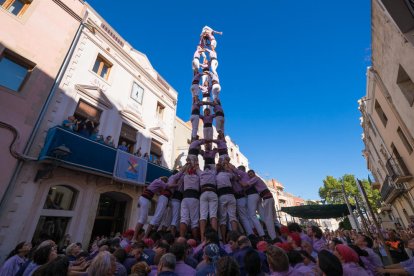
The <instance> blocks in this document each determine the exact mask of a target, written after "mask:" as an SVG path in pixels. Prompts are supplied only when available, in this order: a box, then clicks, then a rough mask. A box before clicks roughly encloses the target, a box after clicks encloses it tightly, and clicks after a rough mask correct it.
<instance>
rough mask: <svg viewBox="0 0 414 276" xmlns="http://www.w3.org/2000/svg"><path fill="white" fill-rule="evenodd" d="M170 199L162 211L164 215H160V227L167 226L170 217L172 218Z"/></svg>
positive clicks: (169, 223)
mask: <svg viewBox="0 0 414 276" xmlns="http://www.w3.org/2000/svg"><path fill="white" fill-rule="evenodd" d="M171 209H172V207H171V200H170V201H169V203H168V205H167V209H166V210H165V212H164V215H163V216H162V220H161V225H160V226H161V227H168V226H170V225H171V219H172V214H171Z"/></svg>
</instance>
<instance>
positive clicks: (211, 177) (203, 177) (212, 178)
mask: <svg viewBox="0 0 414 276" xmlns="http://www.w3.org/2000/svg"><path fill="white" fill-rule="evenodd" d="M205 184H212V185H216V170H211V169H207V170H204V171H202V172H201V174H200V185H201V186H203V185H205Z"/></svg>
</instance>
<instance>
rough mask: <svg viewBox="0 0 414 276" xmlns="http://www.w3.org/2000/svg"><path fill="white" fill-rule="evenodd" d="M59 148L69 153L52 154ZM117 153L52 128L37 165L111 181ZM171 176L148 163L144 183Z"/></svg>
mask: <svg viewBox="0 0 414 276" xmlns="http://www.w3.org/2000/svg"><path fill="white" fill-rule="evenodd" d="M62 146H64V147H65V148H67V149H68V150H70V153H68V154H66V155H65V156H62V155H59V154H56V149H58V148H59V147H62ZM117 152H118V150H117V149H115V148H113V147H110V146H108V145H105V144H102V143H99V142H96V141H93V140H91V139H88V138H86V137H83V136H81V135H78V134H77V133H74V132H72V131H70V130H68V129H65V128H63V127H60V126H56V127H53V128H51V129H49V131H48V134H47V137H46V141H45V144H44V146H43V149H42V151H41V152H40V155H39V161H51V162H55V163H57V164H59V165H60V166H65V167H70V168H71V169H75V170H81V171H85V172H87V173H92V174H98V175H102V176H106V177H110V178H112V176H113V172H114V168H115V161H116V157H117ZM145 162H147V161H145ZM171 174H172V171H171V170H169V169H167V168H164V167H161V166H158V165H155V164H152V163H150V162H148V164H147V171H146V177H145V183H150V182H152V181H153V180H154V179H156V178H158V177H160V176H170V175H171ZM142 184H144V183H142Z"/></svg>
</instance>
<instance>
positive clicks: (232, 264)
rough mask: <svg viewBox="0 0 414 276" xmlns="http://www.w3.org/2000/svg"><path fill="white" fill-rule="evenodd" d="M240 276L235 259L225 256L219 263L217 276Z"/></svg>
mask: <svg viewBox="0 0 414 276" xmlns="http://www.w3.org/2000/svg"><path fill="white" fill-rule="evenodd" d="M230 275H231V276H240V268H239V265H238V264H237V262H236V261H235V260H234V258H233V257H230V256H224V257H221V258H220V259H219V260H218V261H217V268H216V276H230Z"/></svg>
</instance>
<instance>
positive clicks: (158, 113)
mask: <svg viewBox="0 0 414 276" xmlns="http://www.w3.org/2000/svg"><path fill="white" fill-rule="evenodd" d="M164 109H165V106H164V105H163V104H161V103H160V102H157V111H156V116H157V119H159V120H162V118H163V117H164Z"/></svg>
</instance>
